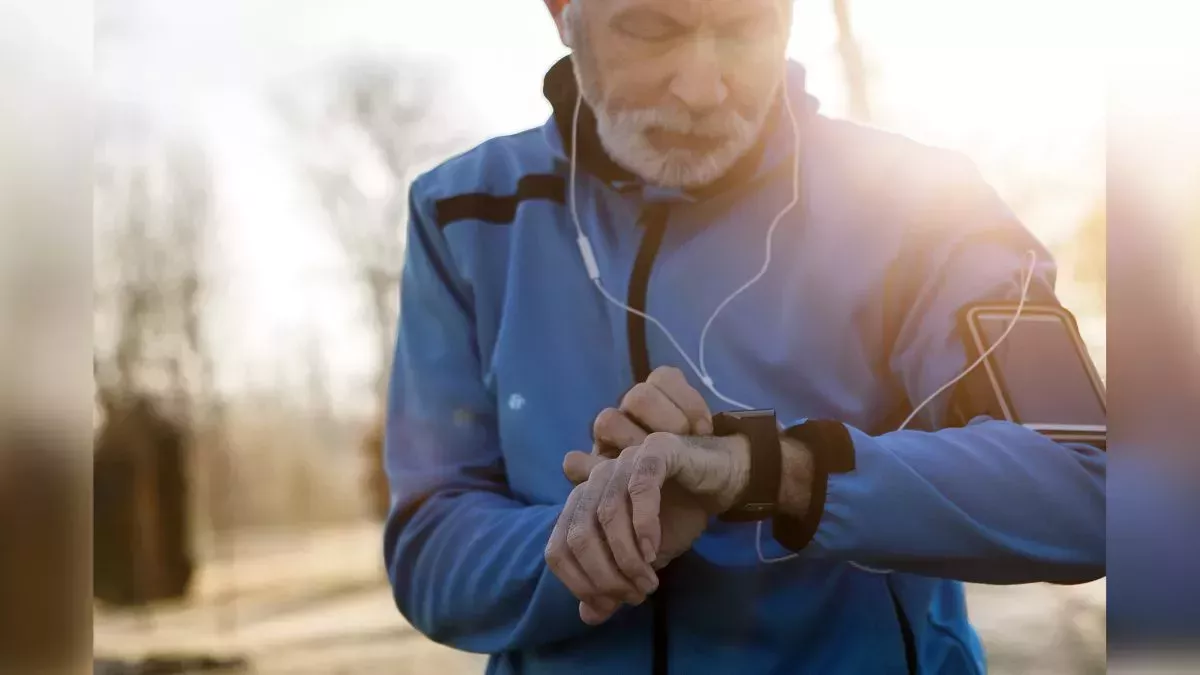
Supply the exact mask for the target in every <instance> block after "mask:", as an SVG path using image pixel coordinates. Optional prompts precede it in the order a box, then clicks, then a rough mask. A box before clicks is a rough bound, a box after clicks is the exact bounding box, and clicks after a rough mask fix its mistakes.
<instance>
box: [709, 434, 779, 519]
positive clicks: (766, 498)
mask: <svg viewBox="0 0 1200 675" xmlns="http://www.w3.org/2000/svg"><path fill="white" fill-rule="evenodd" d="M735 434H742V435H743V436H745V437H746V438H747V439H749V441H750V475H749V476H748V478H747V481H746V487H745V489H744V490H742V494H740V495H738V498H737V500H736V501H735V502H734V505H733V506H732V507H731V508H730V509H729V510H728V511H726V512H725V513H722V514H721V515H720V516H719V518H720V519H721V520H723V521H725V522H729V523H746V522H755V521H759V520H766V519H767V518H770V517H771V516H773V515H774V514H775V512H776V511H777V510H778V502H779V480H780V473H781V471H782V468H783V450H782V446H781V445H780V443H779V423H778V422H776V421H775V411H774V410H750V411H746V412H732V413H720V414H718V415H716V416H714V417H713V435H714V436H731V435H735Z"/></svg>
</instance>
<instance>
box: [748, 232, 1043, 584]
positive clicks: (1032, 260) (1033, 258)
mask: <svg viewBox="0 0 1200 675" xmlns="http://www.w3.org/2000/svg"><path fill="white" fill-rule="evenodd" d="M1028 255H1029V269H1028V271H1027V272H1026V273H1025V279H1024V281H1023V282H1022V284H1021V300H1020V302H1018V303H1017V311H1016V314H1015V315H1014V316H1013V319H1012V321H1010V322H1009V324H1008V328H1006V329H1005V330H1004V332H1003V333H1001V335H1000V338H999V339H997V340H996V341H995V342H994V343H993V344H992V346H991V347H989V348H988V349H987V350H986V351H984V352H983V354H980V356H979V358H978V359H975V362H974V363H972V364H971V365H969V366H967V368H966V369H965V370H963V371H962V372H961V373H959V374H958V376H957V377H955V378H954V379H952V380H950V381H949V382H947V383H946V384H943V385H942V386H941V387H939V388H938V390H937V391H935V392H933V393H932V394H930V395H929V397H928V398H926V399H925V400H924V401H922V402H921V405H919V406H917V407H916V408H914V409H913V411H912V412H911V413H909V415H908V417H907V418H906V419H905V420H904V423H903V424H901V425H900V427H899V428H898V429H896V431H904V430H905V429H906V428H908V425H909V424H912V421H913V420H914V419H916V418H917V415H918V414H920V412H921V411H922V410H924V409H925V406H927V405H929V404H930V403H932V402H933V401H934V399H936V398H937V397H938V396H941V395H942V394H943V393H944V392H945V391H946V390H947V389H949V388H950V387H953V386H954V385H956V384H958V383H959V382H960V381H962V379H963V378H964V377H966V376H967V375H969V374H970V373H971V371H973V370H975V369H976V368H978V367H979V366H980V364H982V363H983V362H984V361H985V360H987V358H988V357H989V356H991V355H992V352H994V351H996V349H997V348H998V347H999V346H1000V345H1001V344H1003V343H1004V341H1005V340H1006V339H1008V336H1009V334H1010V333H1012V331H1013V329H1014V328H1016V326H1017V321H1019V320H1020V319H1021V313H1022V312H1023V311H1025V302H1026V301H1027V300H1028V298H1029V286H1030V284H1031V283H1032V282H1033V277H1034V276H1035V273H1036V271H1037V251H1034V250H1033V249H1030V250H1029V252H1028ZM754 546H755V549H756V550H757V551H758V559H759V561H760V562H764V563H776V562H783V561H785V560H791V559H792V558H795V557H797V556H798V555H799V554H798V553H791V554H788V555H785V556H781V557H778V558H770V559H768V558H766V557H764V556H763V550H762V522H761V521H760V522H759V523H758V531H757V533H756V534H755V539H754ZM850 564H851V565H853V566H854V567H857V568H858V569H860V570H862V571H864V572H870V573H872V574H891V570H881V569H875V568H872V567H867V566H866V565H862V564H859V563H856V562H853V561H851V562H850Z"/></svg>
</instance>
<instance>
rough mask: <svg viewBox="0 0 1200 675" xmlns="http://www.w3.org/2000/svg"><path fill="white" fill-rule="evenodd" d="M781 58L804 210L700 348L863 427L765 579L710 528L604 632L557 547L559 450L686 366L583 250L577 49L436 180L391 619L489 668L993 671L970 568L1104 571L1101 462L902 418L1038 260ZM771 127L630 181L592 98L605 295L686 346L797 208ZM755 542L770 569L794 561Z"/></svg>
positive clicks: (596, 222) (1046, 265) (985, 192)
mask: <svg viewBox="0 0 1200 675" xmlns="http://www.w3.org/2000/svg"><path fill="white" fill-rule="evenodd" d="M790 73H791V74H790V75H789V77H790V80H789V82H790V84H789V86H790V88H791V91H792V92H793V95H792V97H791V98H792V101H793V104H794V105H795V106H796V111H797V114H798V116H799V117H800V124H801V134H800V135H801V138H802V141H803V152H802V166H803V178H802V183H803V195H804V197H803V200H802V202H801V204H800V206H799V207H798V208H796V209H795V210H793V212H792V213H791V214H790V216H789V217H788V218H787V219H786V220H785V221H784V222H783V224H782V225H781V226H780V228H779V230H778V232H777V233H776V235H775V245H774V250H775V262H774V263H773V264H772V266H771V268H770V270H769V272H768V273H767V275H766V276H765V277H764V278H763V279H762V281H760V282H759V283H758V284H757V285H756V286H754V287H753V288H752V289H750V290H749V291H747V292H746V293H744V294H743V295H742V296H740V297H739V298H738V300H736V301H735V302H733V303H732V304H730V305H729V306H728V307H727V308H726V309H725V311H724V312H723V313H722V315H721V318H720V319H718V320H717V321H716V323H715V324H714V326H713V328H712V332H711V334H710V335H709V338H708V341H709V345H710V346H709V348H708V349H707V352H708V353H707V355H706V356H707V365H708V368H709V371H710V372H711V373H712V375H713V377H714V378H715V380H716V382H717V383H718V387H719V388H720V389H721V390H722V392H723V393H724V394H726V395H727V396H730V397H732V398H734V399H737V400H740V401H744V402H747V403H748V404H751V405H754V406H756V407H764V408H767V407H769V408H774V409H775V410H776V411H777V413H778V415H779V418H780V419H781V420H782V421H792V420H802V419H808V418H821V419H834V420H838V421H840V422H843V423H844V424H845V425H846V426H847V428H848V429H849V431H850V435H851V438H852V440H853V450H854V453H855V463H856V468H855V470H854V471H852V472H849V473H845V474H839V475H833V476H831V477H830V478H829V481H828V489H827V491H826V494H825V498H824V502H823V504H819V505H817V506H818V507H821V508H823V515H822V516H821V519H820V521H819V528H817V530H816V534H815V536H814V537H813V538H812V540H811V541H810V542H809V543H808V544H807V546H805V547H804V548H803V549H802V551H801V555H800V556H799V557H797V558H795V559H792V560H790V561H787V562H783V563H778V564H770V565H764V564H762V563H760V562H758V559H757V555H756V553H755V545H754V529H755V528H754V526H753V525H746V524H726V523H720V522H714V523H713V524H712V525H711V527H710V528H709V530H708V531H707V532H706V533H705V534H704V535H703V536H702V537H701V538H700V539H699V540H698V541H697V542H696V544H695V546H694V548H693V549H692V550H691V551H690V552H688V553H687V554H685V555H683V556H682V557H680V558H679V559H677V560H675V561H674V562H672V563H671V564H670V565H669V566H668V568H666V570H665V571H664V572H665V573H664V575H663V581H662V587H661V589H660V590H659V591H658V592H657V593H656V594H655V596H653V597H652V599H651V601H650V602H647V603H644V604H643V605H641V606H639V607H632V608H631V607H626V608H624V609H622V610H621V611H620V612H619V613H618V614H617V615H616V616H615V617H614V618H613V619H611V620H610V621H609V622H607V623H605V624H604V625H602V626H599V627H589V626H587V625H586V624H584V623H583V622H582V621H581V620H580V619H579V616H578V603H577V601H576V600H575V599H574V598H573V597H571V595H570V594H569V593H568V592H567V590H566V588H565V587H564V586H563V585H562V584H561V583H560V582H559V581H558V579H557V578H556V577H555V576H554V575H553V574H551V573H550V572H549V570H548V569H547V566H546V564H545V562H544V560H543V553H544V549H545V546H546V543H547V540H548V538H549V535H550V531H551V529H552V528H553V526H554V523H555V520H556V518H557V517H558V515H559V511H560V509H561V505H562V504H563V502H564V501H565V499H566V497H567V495H568V493H569V492H570V490H571V485H570V484H569V483H568V481H567V479H566V478H565V477H564V476H563V474H562V458H563V455H564V454H565V453H566V452H568V451H569V450H572V449H581V450H587V449H589V448H590V447H591V435H590V432H591V426H592V421H593V419H594V418H595V416H596V414H597V413H598V412H599V411H600V410H602V409H603V408H606V407H610V406H613V405H614V404H615V403H616V402H617V401H618V400H619V399H620V398H621V396H622V394H623V393H624V392H625V391H627V390H628V389H629V388H630V387H631V386H632V385H633V384H634V383H635V382H636V381H638V380H639V379H640V378H644V377H645V375H646V374H648V373H649V371H650V369H652V368H654V367H658V366H662V365H674V366H678V367H680V368H682V369H684V371H685V372H687V368H686V364H685V362H684V361H683V359H682V358H681V357H680V355H679V354H678V353H677V352H676V350H675V349H674V348H673V347H672V346H671V345H670V343H669V342H668V341H667V339H666V338H665V336H664V335H663V334H662V333H661V332H660V331H659V330H657V329H656V328H655V327H654V326H653V325H649V326H648V325H647V324H646V323H645V322H643V321H639V320H636V319H635V318H632V317H631V316H630V315H627V314H626V313H624V312H623V311H621V310H620V309H618V308H616V307H614V306H613V305H611V304H609V303H607V302H606V301H605V300H604V299H603V298H602V297H601V295H600V294H599V293H598V292H597V290H596V289H595V288H594V287H593V286H592V284H591V282H590V280H589V278H588V275H587V273H586V270H585V268H584V265H583V263H582V261H581V259H580V256H579V251H578V249H577V248H576V243H575V239H576V234H575V230H574V226H573V224H572V221H571V220H570V216H569V211H568V209H567V206H566V204H565V199H566V193H567V176H568V156H569V155H568V150H567V148H568V144H569V143H570V142H571V133H570V130H571V127H570V120H571V112H572V108H573V106H574V104H575V93H574V92H575V89H574V86H575V85H574V78H573V77H572V75H571V71H570V64H569V61H568V60H565V59H564V61H562V62H560V63H559V64H558V65H556V66H555V68H554V69H552V70H551V71H550V73H549V74H548V75H547V78H546V83H545V94H546V96H547V97H548V98H549V99H550V101H551V103H552V104H553V106H554V110H555V113H554V116H553V118H552V119H550V120H549V121H548V123H547V124H546V125H545V126H543V127H541V128H537V129H533V130H529V131H526V132H523V133H519V134H516V135H513V136H508V137H503V138H496V139H493V140H490V141H488V142H486V143H483V144H482V145H480V146H479V147H477V148H475V149H473V150H471V151H469V152H467V153H465V154H463V155H461V156H458V157H456V158H453V159H451V160H449V161H447V162H445V163H444V164H442V165H441V166H439V167H437V168H436V169H433V170H432V171H430V172H428V173H426V174H424V175H422V176H420V177H419V178H418V179H417V180H416V181H415V182H414V184H413V186H412V190H411V204H410V209H411V210H410V223H409V229H408V245H407V254H406V255H407V257H406V264H405V268H404V276H403V281H402V306H401V319H400V327H399V338H398V341H397V348H396V355H395V364H394V372H393V375H392V385H391V394H390V400H389V406H388V420H387V431H386V443H385V445H386V449H385V453H386V465H387V472H388V476H389V479H390V484H391V492H392V503H393V506H392V511H391V515H390V517H389V520H388V524H387V527H386V533H385V542H384V547H385V552H384V553H385V559H386V564H387V569H388V572H389V576H390V578H391V582H392V586H393V588H394V592H395V599H396V603H397V605H398V607H399V609H400V611H401V613H402V614H403V615H404V616H405V617H406V618H407V619H408V620H409V621H410V622H411V623H412V624H413V625H414V626H415V627H416V628H417V630H419V631H421V632H422V633H424V634H425V635H427V636H429V637H430V638H432V639H433V640H436V641H438V642H440V643H443V644H446V645H450V646H452V647H456V648H458V649H462V650H467V651H472V652H480V653H487V654H491V655H492V657H491V659H490V661H489V666H488V672H489V673H528V674H533V673H578V674H581V675H582V674H585V673H613V672H621V673H647V674H649V673H651V672H652V663H653V662H654V660H655V659H656V658H658V659H665V660H666V662H667V664H668V667H669V672H671V673H708V672H712V673H739V674H740V673H747V674H754V673H797V674H800V673H803V674H816V673H819V674H821V675H829V674H838V673H847V674H849V673H855V674H858V673H871V674H872V675H890V674H893V673H895V674H897V675H899V674H903V673H906V672H921V673H949V674H957V673H979V672H983V671H984V670H985V663H984V654H983V651H982V647H981V645H980V642H979V639H978V638H977V636H976V634H975V633H974V631H973V630H972V628H971V626H970V624H969V622H968V619H967V609H966V605H965V601H964V594H963V585H962V583H961V582H962V581H972V582H982V583H994V584H1016V583H1028V582H1035V581H1051V582H1058V583H1076V582H1082V581H1088V580H1092V579H1096V578H1099V577H1101V576H1103V574H1104V553H1105V492H1104V481H1105V467H1106V459H1105V456H1104V454H1103V453H1102V452H1101V451H1099V450H1097V449H1095V448H1092V447H1090V446H1064V445H1058V444H1055V443H1053V442H1051V441H1049V440H1047V439H1045V438H1043V437H1041V436H1039V435H1037V434H1035V433H1033V432H1030V431H1028V430H1026V429H1024V428H1023V427H1019V426H1016V425H1012V424H1009V423H1005V422H998V421H990V420H987V421H982V422H979V423H975V424H971V425H969V426H967V427H964V428H953V429H942V430H939V431H936V432H927V431H920V430H906V431H902V432H891V433H887V430H888V429H894V428H895V425H896V424H897V422H898V421H900V420H902V419H903V415H902V414H900V415H899V416H898V417H897V411H901V412H902V411H904V410H905V409H906V406H908V405H910V403H909V402H910V401H921V400H924V399H925V398H926V397H927V396H928V395H930V394H931V393H933V392H934V391H936V390H937V389H938V388H939V387H940V386H941V385H942V384H943V383H945V382H946V381H948V380H950V379H951V378H952V377H954V376H955V375H956V374H957V373H959V372H960V371H961V370H962V369H963V368H964V366H965V365H966V357H965V355H964V351H963V348H962V346H961V344H960V343H959V342H958V340H957V338H956V337H955V333H954V326H955V316H956V312H957V310H958V308H959V307H961V306H962V305H964V304H965V303H968V302H971V301H976V300H984V299H1012V298H1014V297H1016V296H1017V295H1019V290H1020V289H1019V281H1020V280H1021V277H1022V274H1023V272H1024V269H1025V268H1026V267H1027V266H1028V264H1027V258H1026V252H1027V251H1028V250H1029V249H1031V248H1034V249H1036V250H1037V251H1038V252H1039V259H1040V260H1041V261H1042V263H1041V264H1040V265H1039V267H1038V274H1037V282H1036V284H1035V286H1036V287H1037V288H1038V289H1039V291H1040V293H1041V297H1042V299H1043V300H1046V299H1051V298H1052V297H1053V290H1052V289H1053V285H1054V267H1053V264H1052V262H1051V259H1050V256H1049V254H1048V252H1046V251H1045V250H1044V249H1043V248H1042V247H1041V246H1040V245H1039V244H1038V243H1037V241H1036V240H1035V239H1034V238H1033V237H1032V236H1031V235H1030V233H1029V232H1028V231H1027V230H1026V229H1025V228H1024V227H1023V226H1022V225H1021V224H1020V223H1019V222H1018V221H1017V220H1016V218H1015V217H1014V216H1013V214H1012V213H1011V212H1010V211H1009V210H1008V209H1007V208H1006V207H1005V205H1004V204H1002V203H1001V201H1000V200H999V199H998V198H997V196H996V194H995V193H994V192H993V191H992V190H991V189H990V188H989V187H988V186H987V185H986V184H985V183H984V182H983V180H982V179H981V177H980V175H979V174H978V173H977V172H976V170H975V169H974V168H973V167H972V166H971V165H970V164H969V163H968V162H966V161H965V160H963V159H962V158H961V157H959V156H956V155H955V154H951V153H948V152H945V151H941V150H937V149H933V148H929V147H924V146H922V145H918V144H917V143H915V142H912V141H910V140H907V139H905V138H902V137H899V136H895V135H890V134H887V133H884V132H881V131H876V130H872V129H869V128H864V127H862V126H858V125H854V124H851V123H848V122H845V121H837V120H833V119H829V118H826V117H824V116H822V115H820V114H819V112H818V109H817V104H816V101H815V100H814V99H812V98H811V97H810V96H806V95H802V94H801V93H800V92H803V91H804V73H803V70H802V69H801V68H800V67H799V66H798V65H795V64H793V65H792V66H791V71H790ZM775 120H776V121H775V122H774V123H773V124H772V126H771V127H770V131H769V133H768V134H767V135H766V136H765V140H766V141H767V142H765V143H763V144H761V145H760V147H759V148H758V149H756V151H755V152H753V153H751V154H749V155H748V156H747V158H746V159H745V160H743V161H742V162H741V163H740V164H739V166H738V167H736V168H735V170H734V171H733V172H731V174H730V176H729V178H728V179H726V180H724V181H722V182H721V184H719V185H716V186H713V187H712V188H711V189H708V190H705V191H703V192H702V193H688V192H684V191H678V190H662V189H656V188H654V187H652V186H648V185H644V184H643V183H642V182H641V181H639V180H638V179H637V178H636V177H634V176H632V175H630V174H629V173H627V172H625V171H624V170H622V169H621V168H620V167H619V166H617V165H616V164H615V163H613V162H612V161H611V159H609V158H608V157H607V156H606V155H605V154H604V152H603V150H602V149H601V147H600V145H599V143H598V141H597V138H596V135H595V130H594V118H593V117H592V116H591V114H590V113H589V112H588V111H586V110H585V112H584V114H583V115H582V127H581V131H580V140H579V146H580V147H579V157H580V160H579V161H580V171H579V178H578V185H577V198H578V205H579V214H580V217H581V218H582V219H583V228H584V230H585V231H586V233H587V235H588V237H589V238H590V239H591V243H592V246H593V248H594V249H595V254H596V257H597V259H598V263H599V267H600V271H601V274H602V280H603V283H604V284H605V287H606V288H607V289H608V290H609V291H610V292H611V293H612V294H613V295H615V296H617V297H620V298H624V299H627V301H628V302H629V303H630V304H631V305H634V306H637V307H642V308H646V309H647V310H648V311H649V312H650V313H651V314H652V315H654V316H655V317H657V318H658V319H659V320H661V321H662V322H663V323H664V324H665V325H666V326H667V327H668V328H669V329H670V330H671V331H672V333H673V334H674V335H675V336H676V337H677V338H678V339H679V341H680V342H681V344H682V346H683V348H684V349H686V350H687V351H688V353H689V354H691V355H692V358H693V359H695V358H696V350H697V346H698V341H699V335H700V331H701V328H702V327H703V324H704V322H705V320H706V319H707V318H708V316H709V315H710V314H711V313H712V311H713V309H714V307H715V306H716V304H717V303H719V302H720V301H721V300H723V299H724V298H725V297H727V296H728V295H729V294H730V293H731V292H732V291H733V290H734V289H736V288H737V287H739V286H740V285H741V284H743V283H744V282H745V281H746V280H747V279H749V278H750V277H751V276H752V275H753V274H754V273H755V272H757V270H758V269H759V267H760V266H761V265H762V260H763V255H764V251H765V248H764V246H765V234H766V230H767V227H768V225H769V224H770V221H771V219H772V218H773V217H774V215H775V214H776V213H778V212H779V211H780V210H781V209H782V208H783V206H784V205H785V204H786V203H787V202H788V201H789V200H790V199H791V195H792V155H791V148H792V143H791V133H792V132H791V127H790V124H789V123H788V122H787V118H786V117H781V116H779V115H776V118H775ZM780 120H782V121H780ZM689 376H690V377H691V381H692V385H693V386H695V387H696V388H697V389H699V390H700V391H701V393H703V394H705V395H706V396H707V397H708V403H709V405H710V406H711V408H712V409H713V410H714V411H720V410H724V409H727V408H728V406H725V405H724V404H722V403H721V401H720V400H718V399H716V398H715V397H713V396H711V395H709V393H708V392H707V391H706V390H705V389H703V387H702V386H701V385H700V383H699V382H698V381H696V379H695V377H694V376H691V374H690V373H689ZM945 407H946V406H945V405H941V406H939V405H933V406H930V407H929V411H930V414H929V415H926V416H925V417H924V419H923V420H922V422H923V425H924V428H928V429H938V428H940V421H941V419H942V417H943V416H944V409H945ZM889 425H890V426H889ZM764 531H765V532H769V531H770V530H769V527H765V528H764ZM764 540H765V547H764V548H765V554H766V555H767V556H769V557H775V556H781V555H784V554H786V553H788V551H787V550H786V549H784V548H782V547H781V546H780V545H779V544H778V543H777V542H775V541H774V540H772V539H770V537H769V535H768V536H766V537H764ZM851 560H853V561H858V562H861V563H865V564H867V565H871V566H880V567H884V568H887V569H890V570H895V571H896V572H895V573H894V574H890V575H886V576H883V575H876V574H870V573H867V572H864V571H861V570H859V569H857V568H855V567H853V566H851V565H849V564H848V563H847V561H851ZM656 612H660V613H661V616H662V617H663V618H662V619H660V621H659V629H658V630H657V631H656V630H655V623H656V622H655V619H654V615H655V613H656ZM656 651H657V654H656V653H655V652H656ZM659 672H661V671H659Z"/></svg>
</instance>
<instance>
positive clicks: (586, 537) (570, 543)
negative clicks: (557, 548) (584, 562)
mask: <svg viewBox="0 0 1200 675" xmlns="http://www.w3.org/2000/svg"><path fill="white" fill-rule="evenodd" d="M594 542H595V537H594V536H593V534H592V532H591V530H590V529H589V528H583V527H573V528H571V530H570V531H568V532H567V548H569V549H571V552H572V553H574V554H575V555H576V556H577V557H578V556H581V555H584V554H586V553H587V552H588V551H590V550H591V548H592V546H593V545H594Z"/></svg>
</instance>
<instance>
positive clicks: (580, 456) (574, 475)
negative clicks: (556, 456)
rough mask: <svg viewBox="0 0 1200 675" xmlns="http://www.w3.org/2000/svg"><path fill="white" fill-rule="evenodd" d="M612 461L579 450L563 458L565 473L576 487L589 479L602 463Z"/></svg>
mask: <svg viewBox="0 0 1200 675" xmlns="http://www.w3.org/2000/svg"><path fill="white" fill-rule="evenodd" d="M607 461H611V460H609V459H607V458H605V457H603V456H601V455H593V454H590V453H586V452H580V451H579V450H572V451H571V452H568V453H567V456H566V457H564V458H563V473H564V474H566V476H567V480H569V481H571V483H572V484H574V485H579V484H580V483H582V482H583V481H585V480H587V479H588V476H589V475H591V473H592V469H594V468H595V467H596V465H597V464H600V463H601V462H607Z"/></svg>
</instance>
